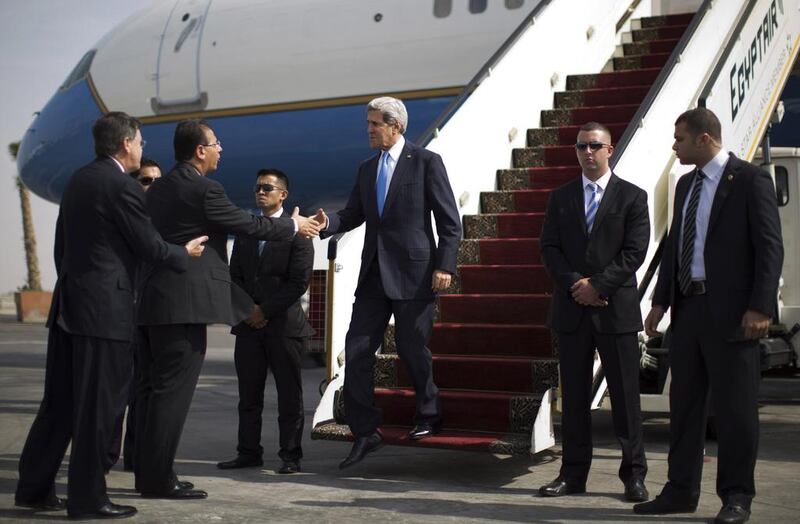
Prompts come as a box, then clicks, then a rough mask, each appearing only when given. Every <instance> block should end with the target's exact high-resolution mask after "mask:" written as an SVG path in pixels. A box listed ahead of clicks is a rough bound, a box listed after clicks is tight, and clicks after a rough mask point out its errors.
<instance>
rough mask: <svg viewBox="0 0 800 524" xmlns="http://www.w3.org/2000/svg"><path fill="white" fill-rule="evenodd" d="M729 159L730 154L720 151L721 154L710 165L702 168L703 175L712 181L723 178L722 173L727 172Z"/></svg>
mask: <svg viewBox="0 0 800 524" xmlns="http://www.w3.org/2000/svg"><path fill="white" fill-rule="evenodd" d="M728 158H730V157H729V156H728V152H727V151H725V150H724V149H720V150H719V153H717V154H716V156H714V158H712V159H711V161H710V162H709V163H708V164H706V165H704V166H703V167H702V168H701V170H702V171H703V174H705V175H706V176H707V177H708V178H709V179H710V180H714V181H716V180H719V179H720V177H721V176H722V172H723V171H725V166H726V165H727V163H728Z"/></svg>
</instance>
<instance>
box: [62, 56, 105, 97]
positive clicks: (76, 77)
mask: <svg viewBox="0 0 800 524" xmlns="http://www.w3.org/2000/svg"><path fill="white" fill-rule="evenodd" d="M95 53H97V50H96V49H92V50H91V51H89V52H88V53H86V54H85V55H83V58H81V59H80V61H79V62H78V65H76V66H75V68H74V69H73V70H72V72H71V73H70V74H69V76H67V79H66V80H64V83H63V84H61V87H59V89H62V90H63V89H68V88H70V87H72V86H73V85H74V84H77V83H78V82H79V81H81V80H83V79H84V78H85V77H86V75H87V74H88V73H89V68H90V67H91V66H92V60H93V59H94V55H95Z"/></svg>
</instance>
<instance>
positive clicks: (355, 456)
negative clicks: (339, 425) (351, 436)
mask: <svg viewBox="0 0 800 524" xmlns="http://www.w3.org/2000/svg"><path fill="white" fill-rule="evenodd" d="M382 447H383V437H382V436H381V434H380V433H378V432H377V431H375V432H373V433H372V434H371V435H368V436H366V437H358V438H356V441H355V442H353V447H352V449H350V454H349V455H347V458H345V459H344V460H343V461H341V462H340V463H339V469H344V468H347V467H350V466H352V465H353V464H357V463H359V462H361V461H362V460H364V457H366V456H367V453H372V452H373V451H378V450H379V449H381V448H382Z"/></svg>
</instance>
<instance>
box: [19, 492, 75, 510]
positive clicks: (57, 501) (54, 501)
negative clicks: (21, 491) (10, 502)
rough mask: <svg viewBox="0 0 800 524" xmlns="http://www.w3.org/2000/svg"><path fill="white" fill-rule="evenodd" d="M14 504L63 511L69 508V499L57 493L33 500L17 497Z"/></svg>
mask: <svg viewBox="0 0 800 524" xmlns="http://www.w3.org/2000/svg"><path fill="white" fill-rule="evenodd" d="M14 505H15V506H17V507H20V508H30V509H35V510H37V511H62V510H65V509H67V501H66V500H65V499H62V498H59V497H56V496H55V495H52V496H50V497H47V498H45V499H42V500H37V501H31V502H29V501H27V500H22V499H18V498H15V499H14Z"/></svg>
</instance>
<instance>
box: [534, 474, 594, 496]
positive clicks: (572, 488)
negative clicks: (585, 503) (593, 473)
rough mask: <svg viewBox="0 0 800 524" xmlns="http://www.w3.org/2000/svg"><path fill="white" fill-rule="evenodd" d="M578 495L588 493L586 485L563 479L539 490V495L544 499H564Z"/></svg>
mask: <svg viewBox="0 0 800 524" xmlns="http://www.w3.org/2000/svg"><path fill="white" fill-rule="evenodd" d="M578 493H586V484H579V483H577V482H573V481H570V480H566V479H563V478H561V477H558V478H557V479H555V480H554V481H553V482H551V483H549V484H545V485H544V486H542V487H541V488H539V495H541V496H543V497H563V496H564V495H577V494H578Z"/></svg>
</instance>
